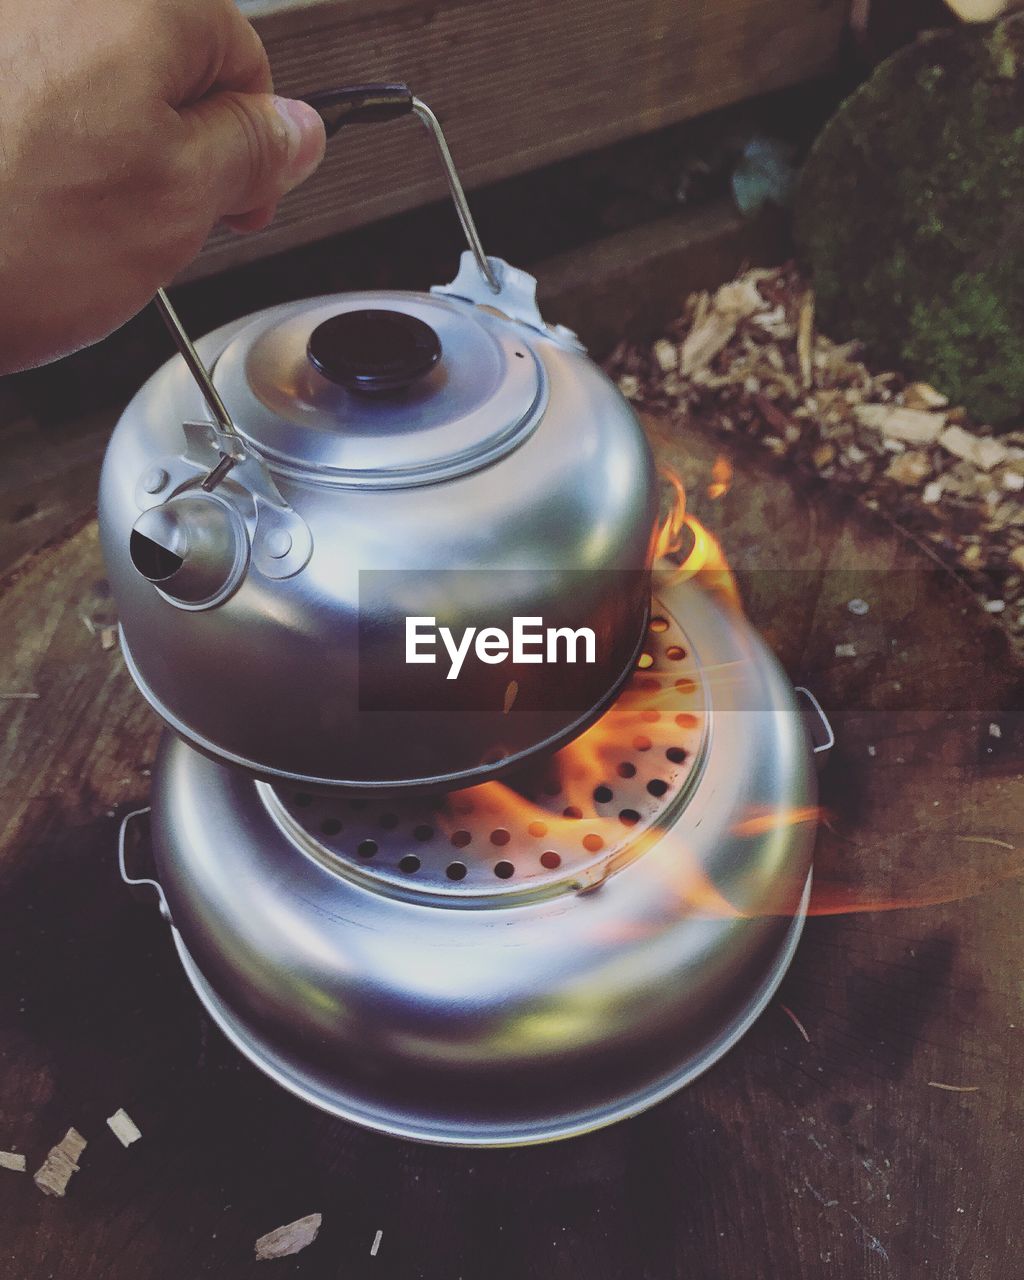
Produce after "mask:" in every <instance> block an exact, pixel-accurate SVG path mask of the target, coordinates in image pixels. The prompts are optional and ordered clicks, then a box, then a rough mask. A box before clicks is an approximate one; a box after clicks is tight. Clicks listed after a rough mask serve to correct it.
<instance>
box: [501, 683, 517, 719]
mask: <svg viewBox="0 0 1024 1280" xmlns="http://www.w3.org/2000/svg"><path fill="white" fill-rule="evenodd" d="M518 697H519V681H518V680H510V681H509V682H508V684H507V685H506V686H505V701H504V702H503V703H502V711H503V713H504V714H505V715H508V713H509V712H510V711H511V710H512V708H513V706H514V705H515V701H516V698H518Z"/></svg>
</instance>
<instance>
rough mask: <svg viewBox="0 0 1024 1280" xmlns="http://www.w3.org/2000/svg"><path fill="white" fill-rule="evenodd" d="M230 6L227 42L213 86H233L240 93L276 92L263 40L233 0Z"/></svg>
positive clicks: (222, 87) (219, 87)
mask: <svg viewBox="0 0 1024 1280" xmlns="http://www.w3.org/2000/svg"><path fill="white" fill-rule="evenodd" d="M228 9H229V13H228V18H227V30H226V41H227V43H226V45H225V48H224V54H223V60H222V62H221V65H220V70H219V71H218V72H217V76H216V79H215V81H214V84H213V88H215V89H234V90H236V91H237V92H238V93H273V91H274V79H273V76H272V75H271V74H270V63H269V61H268V60H267V51H266V49H264V47H263V41H262V40H261V39H260V38H259V36H258V35H257V33H256V29H255V27H254V26H253V25H252V23H251V22H249V21H248V20H247V19H246V18H244V17H243V16H242V14H241V12H240V11H239V10H238V9H237V8H236V7H235V5H234V3H233V2H232V3H231V4H229V6H228Z"/></svg>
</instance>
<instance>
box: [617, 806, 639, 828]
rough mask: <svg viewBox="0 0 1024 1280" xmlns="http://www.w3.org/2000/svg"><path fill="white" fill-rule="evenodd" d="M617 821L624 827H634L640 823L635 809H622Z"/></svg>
mask: <svg viewBox="0 0 1024 1280" xmlns="http://www.w3.org/2000/svg"><path fill="white" fill-rule="evenodd" d="M619 821H620V822H621V823H622V825H623V826H624V827H635V826H636V824H637V823H638V822H639V821H640V815H639V814H638V813H637V811H636V810H635V809H623V810H622V812H621V813H620V814H619Z"/></svg>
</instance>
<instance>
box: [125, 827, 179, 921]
mask: <svg viewBox="0 0 1024 1280" xmlns="http://www.w3.org/2000/svg"><path fill="white" fill-rule="evenodd" d="M150 811H151V810H150V807H149V806H148V805H147V806H146V808H144V809H133V810H132V811H131V813H126V814H125V815H124V817H123V818H122V819H121V825H120V827H119V828H118V832H117V867H118V870H119V871H120V873H121V879H122V881H123V882H124V883H125V884H126V885H127V886H128V887H129V889H135V890H138V889H152V890H153V891H154V892H155V893H156V896H157V901H158V903H159V906H160V914H161V915H162V916H163V918H164V919H165V920H167V921H170V918H171V909H170V907H169V906H168V905H167V898H166V897H165V895H164V891H163V886H162V885H161V884H160V882H159V881H158V880H154V879H153V877H152V876H133V875H131V874H130V872H129V871H128V851H127V844H128V828H129V826H130V825H131V822H132V819H133V818H143V817H145V816H146V815H147V814H148V813H150Z"/></svg>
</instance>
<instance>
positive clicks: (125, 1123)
mask: <svg viewBox="0 0 1024 1280" xmlns="http://www.w3.org/2000/svg"><path fill="white" fill-rule="evenodd" d="M107 1124H108V1125H109V1126H110V1131H111V1133H113V1135H114V1137H115V1138H116V1139H117V1140H118V1142H120V1144H121V1146H122V1147H130V1146H131V1145H132V1143H133V1142H138V1140H139V1139H140V1138H141V1137H142V1131H141V1130H140V1129H139V1127H138V1126H137V1125H136V1123H135V1121H134V1120H133V1119H132V1118H131V1116H130V1115H129V1114H128V1112H127V1111H125V1109H124V1108H123V1107H118V1109H117V1110H116V1111H115V1112H114V1114H113V1115H112V1116H108V1117H107Z"/></svg>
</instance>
